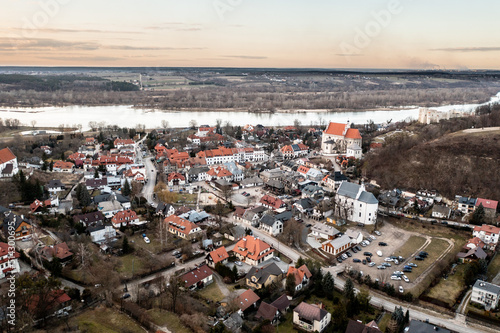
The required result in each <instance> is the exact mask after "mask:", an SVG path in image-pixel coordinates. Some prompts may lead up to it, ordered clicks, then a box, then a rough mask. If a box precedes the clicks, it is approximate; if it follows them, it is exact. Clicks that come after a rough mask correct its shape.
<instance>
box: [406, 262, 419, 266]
mask: <svg viewBox="0 0 500 333" xmlns="http://www.w3.org/2000/svg"><path fill="white" fill-rule="evenodd" d="M408 266H410V267H418V265H417V264H414V263H412V262H410V263H409V264H408Z"/></svg>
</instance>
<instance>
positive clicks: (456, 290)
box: [427, 265, 467, 307]
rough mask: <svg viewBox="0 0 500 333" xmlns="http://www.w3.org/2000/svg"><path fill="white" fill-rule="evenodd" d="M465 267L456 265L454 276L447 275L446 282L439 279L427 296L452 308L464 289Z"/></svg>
mask: <svg viewBox="0 0 500 333" xmlns="http://www.w3.org/2000/svg"><path fill="white" fill-rule="evenodd" d="M466 267H467V266H466V265H458V266H457V267H456V268H455V269H456V272H455V274H453V275H449V276H448V278H447V279H446V280H445V279H441V281H439V283H438V284H437V285H435V286H434V287H433V288H432V289H431V290H430V291H429V293H428V294H427V296H429V297H432V298H435V299H438V300H440V301H443V302H446V303H448V305H449V306H450V307H452V306H453V305H454V304H455V301H456V299H457V298H458V297H459V296H460V293H461V292H462V290H463V288H464V287H465V284H464V272H465V268H466Z"/></svg>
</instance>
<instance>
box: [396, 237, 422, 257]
mask: <svg viewBox="0 0 500 333" xmlns="http://www.w3.org/2000/svg"><path fill="white" fill-rule="evenodd" d="M424 243H425V238H424V237H420V236H411V237H410V238H409V239H408V241H406V243H404V245H403V246H401V247H400V248H399V249H398V250H397V251H396V252H395V253H394V255H395V256H402V257H403V258H408V257H409V256H411V255H412V254H413V253H415V251H417V249H419V248H420V247H421V246H422V245H424Z"/></svg>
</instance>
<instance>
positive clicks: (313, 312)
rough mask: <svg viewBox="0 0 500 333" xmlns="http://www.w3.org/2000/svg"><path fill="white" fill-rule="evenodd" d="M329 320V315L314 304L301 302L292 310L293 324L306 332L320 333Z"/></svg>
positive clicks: (330, 317) (330, 316)
mask: <svg viewBox="0 0 500 333" xmlns="http://www.w3.org/2000/svg"><path fill="white" fill-rule="evenodd" d="M331 320H332V315H331V313H330V312H328V311H326V310H324V309H322V308H320V307H319V306H318V305H316V304H308V303H306V302H302V303H300V304H299V305H298V306H297V307H296V308H295V309H293V323H294V324H295V325H297V326H298V327H300V328H301V329H302V330H304V331H306V332H322V331H323V330H324V329H325V328H326V327H327V326H328V324H329V323H330V321H331Z"/></svg>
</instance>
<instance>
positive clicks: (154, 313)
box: [147, 309, 191, 333]
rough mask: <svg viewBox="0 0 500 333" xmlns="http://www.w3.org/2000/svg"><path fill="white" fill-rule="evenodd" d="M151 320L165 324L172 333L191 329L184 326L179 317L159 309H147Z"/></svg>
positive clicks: (187, 331) (161, 324)
mask: <svg viewBox="0 0 500 333" xmlns="http://www.w3.org/2000/svg"><path fill="white" fill-rule="evenodd" d="M147 313H148V314H149V315H150V316H151V320H152V322H153V323H155V324H156V325H158V326H166V327H167V328H168V329H169V330H170V331H172V332H173V333H190V332H191V330H190V329H188V328H186V327H184V326H183V325H182V323H181V321H180V319H179V317H178V316H177V315H175V314H173V313H172V312H169V311H165V310H162V311H160V310H159V309H151V310H148V311H147Z"/></svg>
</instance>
